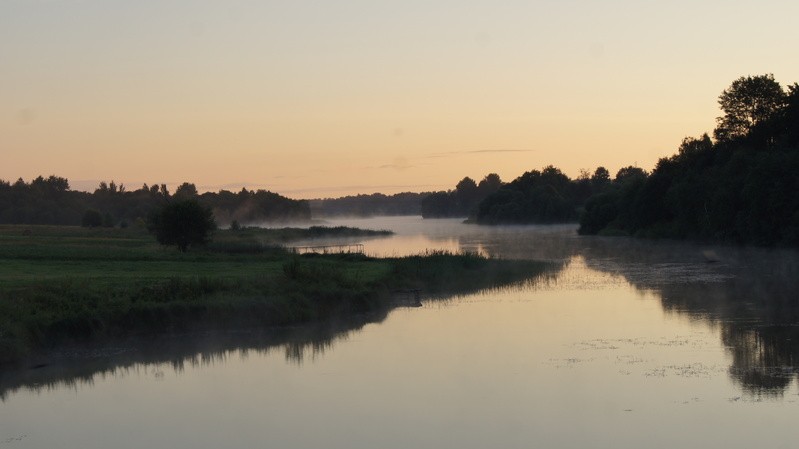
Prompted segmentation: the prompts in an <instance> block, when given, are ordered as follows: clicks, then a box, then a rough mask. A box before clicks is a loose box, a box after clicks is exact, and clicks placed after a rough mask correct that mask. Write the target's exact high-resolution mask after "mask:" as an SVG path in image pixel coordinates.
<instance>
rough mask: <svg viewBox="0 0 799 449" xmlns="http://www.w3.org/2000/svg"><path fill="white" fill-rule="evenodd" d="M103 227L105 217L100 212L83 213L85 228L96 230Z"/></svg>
mask: <svg viewBox="0 0 799 449" xmlns="http://www.w3.org/2000/svg"><path fill="white" fill-rule="evenodd" d="M102 225H103V216H102V214H100V211H98V210H95V209H89V210H87V211H86V212H84V213H83V219H82V220H81V226H83V227H84V228H96V227H99V226H102Z"/></svg>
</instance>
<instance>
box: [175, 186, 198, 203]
mask: <svg viewBox="0 0 799 449" xmlns="http://www.w3.org/2000/svg"><path fill="white" fill-rule="evenodd" d="M196 196H197V186H195V185H194V184H192V183H189V182H184V183H183V184H181V185H179V186H178V188H177V190H175V198H180V199H189V198H194V197H196Z"/></svg>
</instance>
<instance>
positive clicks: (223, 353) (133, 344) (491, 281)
mask: <svg viewBox="0 0 799 449" xmlns="http://www.w3.org/2000/svg"><path fill="white" fill-rule="evenodd" d="M520 265H522V266H524V265H523V264H520ZM531 265H535V266H536V269H539V268H541V267H540V265H539V264H531ZM562 267H563V264H556V263H553V264H549V266H548V267H547V270H545V272H544V273H540V272H538V271H534V272H533V273H530V272H529V271H525V270H521V271H513V270H510V271H513V272H512V273H509V272H508V271H507V270H500V269H496V268H494V269H483V270H481V271H480V273H479V274H480V275H479V276H476V277H472V278H470V279H463V280H461V281H462V282H457V283H454V284H447V283H444V284H442V285H436V284H435V283H431V284H430V285H429V286H430V287H431V291H430V292H425V293H430V294H436V296H428V298H429V299H434V298H435V299H446V298H448V297H451V296H453V295H455V294H467V293H476V292H480V291H485V290H493V289H501V288H503V287H508V286H512V285H519V284H523V283H533V282H537V280H540V279H543V278H545V277H546V276H547V275H548V273H549V270H551V271H557V270H560V269H562ZM442 278H446V276H442ZM436 288H437V289H436ZM411 292H412V293H411V294H413V296H412V297H411V298H407V297H405V296H404V294H401V293H395V294H394V296H393V297H392V298H391V300H390V301H386V304H385V306H384V307H382V308H381V309H379V310H377V311H375V312H373V313H369V314H359V315H354V316H346V317H344V316H340V315H339V316H335V317H334V318H331V319H330V320H328V321H324V322H319V323H315V324H309V325H305V326H294V327H285V328H268V329H260V330H258V329H251V330H246V331H235V332H231V331H218V332H209V333H204V334H191V335H173V336H159V337H151V338H141V339H139V340H136V341H125V342H114V343H109V344H104V345H102V346H98V347H81V348H73V349H71V350H65V349H64V348H60V349H59V353H58V354H51V355H49V356H47V357H46V359H47V362H48V363H47V364H41V365H37V364H36V362H33V363H28V365H29V366H27V367H24V366H23V367H18V369H9V368H10V367H7V366H4V367H0V400H4V399H5V397H6V395H8V394H9V392H13V391H15V390H18V389H21V388H27V389H30V390H34V391H39V390H49V389H56V388H63V387H65V386H66V387H74V386H77V385H91V384H92V383H93V382H94V379H96V378H97V376H109V375H110V376H115V375H124V374H125V373H126V372H128V371H133V372H138V371H142V370H144V371H147V370H154V371H158V370H160V368H161V367H162V365H168V366H170V367H171V368H172V369H173V370H174V371H176V372H180V371H182V370H183V369H184V367H185V366H187V365H188V366H204V365H211V364H215V363H220V362H224V361H225V360H226V359H227V358H228V357H229V356H231V355H234V353H235V352H238V353H239V354H241V355H242V356H246V354H247V353H248V352H250V351H253V352H255V353H257V354H267V353H270V352H272V351H274V350H277V351H280V350H282V351H283V352H284V356H285V358H286V360H287V361H289V362H292V363H297V364H301V363H303V362H304V361H305V360H307V359H308V358H311V359H313V358H315V357H316V356H318V355H320V354H323V353H324V352H325V351H327V350H328V349H330V348H332V347H333V345H334V344H335V343H336V342H338V341H341V340H346V339H348V338H349V336H350V335H351V334H352V333H354V332H358V331H360V329H361V328H363V326H365V325H366V324H370V323H380V322H382V321H383V320H384V319H385V318H386V317H387V316H388V313H389V311H390V310H391V309H392V308H394V307H400V306H408V305H415V304H417V303H418V299H419V298H418V293H413V292H415V290H412V291H411ZM445 292H446V293H445ZM30 365H33V366H32V367H31V366H30Z"/></svg>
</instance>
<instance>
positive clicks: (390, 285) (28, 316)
mask: <svg viewBox="0 0 799 449" xmlns="http://www.w3.org/2000/svg"><path fill="white" fill-rule="evenodd" d="M332 229H335V228H332ZM348 229H350V230H347V231H342V230H337V231H336V230H334V231H331V232H332V233H333V234H334V235H339V236H340V235H342V232H344V233H350V234H351V233H353V231H352V230H351V228H348ZM311 233H313V234H314V235H315V236H321V235H323V234H324V233H325V231H324V229H315V230H291V231H285V230H261V229H251V228H247V229H245V230H240V231H219V232H217V234H216V235H215V242H216V243H215V244H214V245H210V246H209V247H207V248H194V249H193V250H191V251H189V252H187V253H181V252H179V251H177V250H175V249H173V248H164V247H161V246H159V245H157V244H156V243H155V242H154V239H153V238H152V237H151V236H150V235H148V234H147V233H146V232H144V231H142V230H140V229H85V228H77V227H53V226H0V362H9V361H14V360H17V359H20V358H22V357H24V356H26V355H28V354H31V353H33V352H36V351H42V350H47V349H48V348H52V347H55V346H58V345H61V344H65V343H70V342H74V341H86V340H99V339H105V338H119V337H124V336H127V335H131V334H136V333H143V332H146V333H153V332H155V333H158V332H170V331H190V330H200V329H211V328H237V327H238V328H241V327H249V326H273V325H288V324H298V323H303V322H308V321H314V320H321V319H325V318H329V317H331V316H335V315H337V314H352V313H363V312H371V311H377V310H380V309H387V308H389V307H391V292H393V291H396V290H400V289H407V288H414V289H421V290H423V291H424V292H426V293H443V292H451V293H457V292H464V291H469V290H474V289H478V288H485V287H493V286H497V285H503V284H507V283H511V282H516V281H519V280H522V279H525V278H529V277H531V276H533V275H535V274H537V273H541V272H543V271H544V270H545V269H546V265H545V264H541V263H535V262H521V261H515V262H513V261H503V260H491V259H486V258H483V257H480V256H476V255H471V254H463V255H453V254H444V253H431V254H428V255H426V256H414V257H404V258H391V259H375V258H369V257H366V256H363V255H360V254H337V255H335V254H334V255H304V256H297V255H293V254H289V253H287V252H285V251H283V250H282V249H280V248H278V247H277V246H276V245H277V243H278V242H285V241H288V240H290V238H289V237H287V235H291V236H293V237H291V238H308V236H309V234H311ZM336 233H338V234H336Z"/></svg>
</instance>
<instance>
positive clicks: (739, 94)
mask: <svg viewBox="0 0 799 449" xmlns="http://www.w3.org/2000/svg"><path fill="white" fill-rule="evenodd" d="M785 101H786V95H785V92H784V91H783V90H782V87H781V86H780V84H779V83H778V82H777V81H775V80H774V75H772V74H767V75H758V76H746V77H741V78H738V79H737V80H735V81H733V82H732V85H730V87H729V88H727V89H725V90H724V92H722V93H721V95H720V96H719V105H720V106H721V110H722V112H724V115H723V116H721V117H718V118H716V121H717V122H718V127H717V128H716V130H715V131H714V133H713V134H714V135H715V137H716V139H718V140H722V141H723V140H730V139H733V138H736V137H741V136H744V135H746V134H747V133H748V132H749V131H750V130H752V128H754V127H755V126H757V125H758V124H760V123H763V122H765V121H766V120H768V119H770V118H771V117H772V116H774V114H775V113H776V112H777V111H779V110H780V108H781V107H782V106H783V105H784V104H785Z"/></svg>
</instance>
